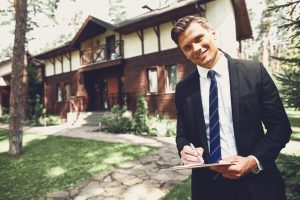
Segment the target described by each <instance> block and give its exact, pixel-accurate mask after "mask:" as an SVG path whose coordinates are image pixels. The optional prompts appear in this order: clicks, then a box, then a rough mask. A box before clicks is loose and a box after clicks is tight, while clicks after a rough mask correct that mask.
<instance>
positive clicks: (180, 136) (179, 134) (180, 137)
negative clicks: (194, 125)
mask: <svg viewBox="0 0 300 200" xmlns="http://www.w3.org/2000/svg"><path fill="white" fill-rule="evenodd" d="M175 105H176V117H177V129H176V144H177V149H178V154H179V156H180V152H181V151H182V149H183V147H184V146H185V145H189V139H188V136H187V127H186V123H185V118H184V112H183V102H182V98H181V97H180V89H179V87H178V85H177V86H176V93H175Z"/></svg>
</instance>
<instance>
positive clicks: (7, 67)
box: [0, 61, 12, 76]
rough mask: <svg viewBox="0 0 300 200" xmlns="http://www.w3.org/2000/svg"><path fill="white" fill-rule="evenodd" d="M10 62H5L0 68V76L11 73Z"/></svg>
mask: <svg viewBox="0 0 300 200" xmlns="http://www.w3.org/2000/svg"><path fill="white" fill-rule="evenodd" d="M11 66H12V62H11V61H9V62H6V63H4V64H2V65H1V66H0V76H4V75H7V74H10V73H11Z"/></svg>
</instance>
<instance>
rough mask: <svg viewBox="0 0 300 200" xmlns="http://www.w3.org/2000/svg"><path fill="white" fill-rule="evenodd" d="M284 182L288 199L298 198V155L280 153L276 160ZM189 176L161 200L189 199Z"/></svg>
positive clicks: (299, 159) (297, 199) (299, 187)
mask: <svg viewBox="0 0 300 200" xmlns="http://www.w3.org/2000/svg"><path fill="white" fill-rule="evenodd" d="M276 163H277V165H278V168H279V170H280V172H281V174H282V176H283V178H284V181H285V184H286V195H287V199H288V200H299V199H300V168H299V166H300V156H291V155H284V154H280V155H279V157H278V159H277V160H276ZM190 190H191V177H189V178H188V179H186V180H185V181H183V182H181V183H180V184H178V185H177V186H176V187H175V188H173V189H172V190H171V191H170V192H169V193H168V194H167V195H166V196H165V197H163V198H162V199H161V200H190V199H191V193H190Z"/></svg>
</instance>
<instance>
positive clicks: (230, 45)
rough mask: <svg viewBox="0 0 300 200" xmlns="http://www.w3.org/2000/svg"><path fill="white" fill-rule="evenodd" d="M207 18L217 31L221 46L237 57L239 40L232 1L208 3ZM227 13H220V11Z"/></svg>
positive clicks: (224, 0) (221, 0) (222, 0)
mask: <svg viewBox="0 0 300 200" xmlns="http://www.w3.org/2000/svg"><path fill="white" fill-rule="evenodd" d="M206 10H207V12H206V18H207V20H208V21H209V23H210V24H211V25H212V27H213V28H214V29H215V31H216V32H217V43H218V46H219V48H221V49H222V50H224V51H225V52H226V53H228V54H229V55H231V56H232V57H237V53H238V42H237V41H236V26H235V17H234V10H233V5H232V3H231V1H228V0H218V1H212V2H209V3H207V5H206ZM220 11H221V12H222V13H226V14H223V15H220V14H218V13H220Z"/></svg>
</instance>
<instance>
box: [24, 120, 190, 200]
mask: <svg viewBox="0 0 300 200" xmlns="http://www.w3.org/2000/svg"><path fill="white" fill-rule="evenodd" d="M25 130H26V131H28V132H37V133H41V132H44V133H46V132H47V133H48V134H51V135H60V136H67V137H77V138H86V139H93V140H101V141H112V142H120V143H126V144H142V145H146V146H153V147H159V150H158V151H156V152H152V153H150V154H148V155H145V156H142V157H140V158H139V159H138V160H135V161H131V162H126V163H124V164H122V165H120V166H119V167H118V168H116V169H114V170H113V171H109V172H107V173H104V174H103V173H102V174H97V175H95V176H93V177H91V178H90V179H89V180H87V181H84V182H82V183H80V184H78V185H76V186H73V187H70V188H67V189H65V190H62V191H58V192H53V193H50V194H48V195H46V196H45V197H41V198H40V200H69V199H73V200H98V199H99V200H100V199H101V200H158V199H160V198H161V197H163V196H165V195H166V194H167V193H168V192H169V191H170V190H171V189H172V188H173V187H174V186H175V185H176V184H177V183H179V182H181V181H183V180H185V179H186V178H188V177H189V176H190V174H191V171H190V170H178V171H161V169H164V168H168V167H170V166H173V165H178V164H180V159H179V157H178V154H177V149H176V147H175V140H174V138H169V137H142V136H136V135H132V134H109V133H102V132H99V131H97V128H96V127H87V126H83V127H77V128H73V129H70V128H67V127H64V126H63V125H61V126H56V127H55V131H50V129H49V127H48V128H44V127H42V128H40V129H38V128H31V129H29V128H28V129H25Z"/></svg>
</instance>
